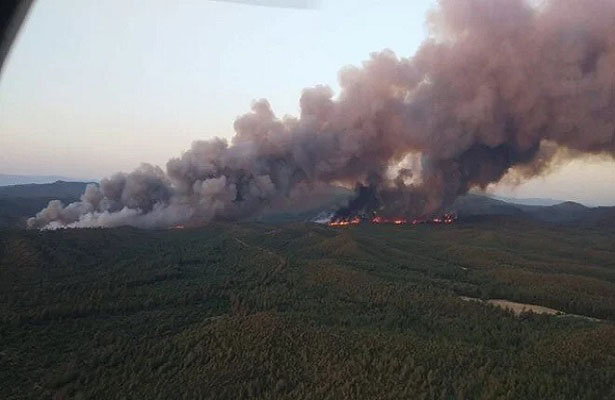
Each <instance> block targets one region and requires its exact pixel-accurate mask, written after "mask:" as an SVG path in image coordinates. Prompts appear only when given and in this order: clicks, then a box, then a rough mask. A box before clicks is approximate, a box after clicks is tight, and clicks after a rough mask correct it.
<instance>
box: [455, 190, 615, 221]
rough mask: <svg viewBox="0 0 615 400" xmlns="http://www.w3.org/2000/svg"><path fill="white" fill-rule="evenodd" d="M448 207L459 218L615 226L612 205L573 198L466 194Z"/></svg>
mask: <svg viewBox="0 0 615 400" xmlns="http://www.w3.org/2000/svg"><path fill="white" fill-rule="evenodd" d="M513 201H514V199H513ZM450 208H451V209H453V210H455V211H456V212H457V214H458V215H459V217H460V218H466V219H467V218H470V217H480V216H509V217H520V218H526V219H533V220H538V221H544V222H551V223H558V224H572V225H587V226H591V225H605V226H606V225H613V226H615V207H587V206H584V205H583V204H579V203H575V202H573V201H564V202H560V203H557V204H552V205H527V204H517V203H514V202H506V201H503V200H498V199H496V198H491V197H486V196H482V195H477V194H467V195H465V196H461V197H459V198H457V200H455V202H454V203H453V205H452V206H451V207H450Z"/></svg>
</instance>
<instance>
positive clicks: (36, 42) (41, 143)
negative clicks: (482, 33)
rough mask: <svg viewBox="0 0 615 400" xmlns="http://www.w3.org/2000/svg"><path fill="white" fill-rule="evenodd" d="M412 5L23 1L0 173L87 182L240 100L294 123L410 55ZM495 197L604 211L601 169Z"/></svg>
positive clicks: (220, 132)
mask: <svg viewBox="0 0 615 400" xmlns="http://www.w3.org/2000/svg"><path fill="white" fill-rule="evenodd" d="M432 4H433V3H432V2H431V1H426V0H413V1H407V0H398V1H393V0H390V1H389V0H387V1H384V0H380V1H375V0H373V1H368V0H363V1H361V0H354V1H352V0H321V1H320V7H319V8H317V9H313V10H304V9H285V8H271V7H258V6H248V5H243V4H236V3H225V2H216V1H209V0H183V1H179V0H173V1H169V0H148V1H144V0H105V1H95V0H36V2H35V4H34V6H33V8H32V10H31V12H30V15H29V18H28V19H27V20H26V22H25V24H24V26H23V27H22V30H21V32H20V34H19V36H18V38H17V40H16V42H15V45H14V48H13V50H12V52H11V54H10V56H9V59H8V60H7V62H6V64H5V68H4V71H3V73H2V76H0V173H15V174H39V175H51V174H59V175H66V176H71V177H77V178H82V177H87V178H99V177H102V176H105V175H109V174H111V173H113V172H116V171H119V170H122V171H129V170H132V169H133V168H134V167H136V166H137V165H138V164H139V163H140V162H142V161H145V162H149V163H153V164H158V165H162V166H164V164H165V163H166V161H167V160H168V159H169V158H170V157H172V156H177V155H179V154H180V153H181V151H182V150H185V149H187V148H188V147H189V145H190V143H191V142H192V141H193V140H195V139H206V138H210V137H212V136H224V137H230V136H232V134H233V130H232V124H233V120H234V119H235V117H236V116H238V115H240V114H243V113H244V112H246V111H248V110H249V106H250V103H251V101H252V100H254V99H257V98H261V97H265V98H267V99H269V101H270V103H271V104H272V106H273V108H274V110H275V112H276V113H277V114H278V115H279V116H283V115H284V114H296V113H297V110H298V98H299V95H300V93H301V89H303V88H304V87H307V86H312V85H315V84H320V83H325V84H328V85H330V86H332V87H333V88H334V89H337V82H336V80H337V71H338V70H339V68H340V67H341V66H343V65H346V64H355V65H357V64H360V62H361V61H362V60H364V59H366V57H367V56H368V54H369V53H370V52H372V51H376V50H381V49H383V48H390V49H392V50H394V51H395V52H396V53H397V54H398V55H400V56H410V55H412V54H413V53H414V51H415V49H416V48H417V46H418V45H419V43H420V42H421V41H422V40H423V38H424V37H425V34H426V30H425V26H424V16H425V12H426V10H428V9H429V7H431V6H432ZM497 191H498V193H500V194H503V195H514V196H518V197H552V198H565V199H573V200H579V201H584V202H586V203H592V204H615V164H614V163H613V162H607V161H600V160H596V159H593V160H583V161H575V162H573V163H571V164H569V165H567V166H564V167H562V168H561V169H560V170H559V171H557V172H555V173H554V174H552V175H550V176H548V177H541V178H536V179H534V180H532V181H531V182H528V183H526V184H523V185H521V186H520V187H517V188H515V189H510V188H507V187H504V186H503V185H500V186H499V187H498V188H497Z"/></svg>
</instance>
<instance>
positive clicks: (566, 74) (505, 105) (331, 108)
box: [29, 0, 615, 228]
mask: <svg viewBox="0 0 615 400" xmlns="http://www.w3.org/2000/svg"><path fill="white" fill-rule="evenodd" d="M613 21H615V1H612V0H585V1H577V0H557V1H555V0H551V1H544V2H541V3H540V5H539V6H533V5H531V4H529V2H526V1H523V0H441V1H440V3H439V7H438V8H437V9H435V10H434V11H433V12H431V13H430V14H429V15H428V22H429V26H430V36H429V37H428V39H427V40H426V41H425V42H424V43H423V44H422V45H421V47H420V48H419V49H418V51H417V52H416V54H415V55H414V56H413V57H411V58H402V59H399V58H397V57H396V56H395V55H394V54H393V53H392V52H391V51H388V50H385V51H382V52H380V53H374V54H372V55H371V58H370V59H369V60H367V61H366V62H365V63H364V64H363V66H362V68H356V67H346V68H344V69H342V71H341V72H340V74H339V81H340V86H341V92H340V93H339V96H337V97H335V98H334V96H333V93H332V91H331V89H329V88H328V87H323V86H317V87H314V88H309V89H305V90H304V92H303V94H302V96H301V99H300V106H301V114H300V116H299V117H298V118H285V119H283V120H280V119H278V118H276V116H275V115H274V113H273V111H272V110H271V108H270V107H269V104H268V103H267V101H266V100H259V101H257V102H255V103H254V104H253V106H252V111H251V112H250V113H248V114H246V115H244V116H242V117H240V118H238V119H237V121H236V122H235V131H236V134H235V136H234V137H233V139H232V141H231V143H227V142H226V141H225V140H222V139H213V140H210V141H198V142H195V143H194V144H193V146H192V148H191V149H190V150H188V151H187V152H185V153H184V154H182V156H181V157H179V158H175V159H172V160H170V161H169V162H168V163H167V168H166V171H163V170H161V169H160V168H157V167H152V166H148V165H144V166H142V167H141V168H139V169H138V170H136V171H134V172H132V173H129V174H117V175H115V176H113V177H111V178H109V179H107V180H104V181H103V182H102V183H101V186H100V188H96V187H90V188H88V190H87V191H86V193H85V194H84V196H83V197H82V200H81V201H80V202H77V203H73V204H70V205H68V206H66V207H65V206H63V205H62V204H60V203H58V202H52V203H50V205H49V207H47V208H46V209H44V210H42V211H41V212H40V213H39V214H38V215H37V216H36V217H34V218H31V219H30V221H29V225H30V226H31V227H33V228H54V227H84V226H117V225H125V224H127V225H134V226H139V227H162V226H169V225H172V224H176V223H185V222H187V221H190V222H193V223H204V222H207V221H209V220H211V219H238V218H243V217H246V216H250V215H254V214H256V213H259V212H262V211H263V210H266V209H270V208H276V207H278V206H280V205H281V204H284V205H286V206H288V205H291V206H292V205H294V206H298V205H300V204H302V203H303V202H305V201H309V199H310V194H311V193H313V192H314V188H318V187H320V188H322V187H326V186H327V185H331V184H343V185H345V186H347V187H359V188H363V189H361V191H359V192H358V195H359V196H358V198H357V200H356V201H355V202H353V203H351V204H349V205H350V206H351V207H349V208H348V210H347V212H348V213H350V214H352V213H353V212H358V210H353V209H352V204H363V205H362V206H361V207H363V208H366V207H367V208H372V209H373V208H376V209H377V210H375V211H378V212H379V213H380V214H382V215H387V214H390V215H397V216H402V215H406V216H409V217H411V216H415V215H422V214H429V213H432V212H435V211H438V210H440V209H441V208H442V207H445V206H446V205H447V204H448V203H450V202H452V201H453V200H454V199H455V197H456V196H458V195H460V194H463V193H465V192H467V190H468V189H470V188H471V187H474V186H478V187H484V186H486V185H488V184H489V183H491V182H497V181H498V180H500V179H501V178H502V177H503V176H504V174H506V173H507V172H508V171H509V170H510V169H511V168H514V169H515V170H516V171H517V172H519V173H520V174H521V175H522V176H533V175H535V174H540V173H542V172H543V171H544V170H545V169H547V168H549V167H550V165H551V161H552V160H553V157H554V155H555V153H556V152H557V151H558V150H559V149H566V150H567V151H566V153H565V154H567V155H569V156H570V155H583V154H589V153H604V154H608V155H611V156H613V155H614V154H615V24H613ZM365 188H367V190H368V192H369V193H368V195H369V196H368V198H369V199H371V200H370V201H369V202H367V203H364V202H362V201H361V199H362V198H363V197H362V196H364V195H365V190H366V189H365Z"/></svg>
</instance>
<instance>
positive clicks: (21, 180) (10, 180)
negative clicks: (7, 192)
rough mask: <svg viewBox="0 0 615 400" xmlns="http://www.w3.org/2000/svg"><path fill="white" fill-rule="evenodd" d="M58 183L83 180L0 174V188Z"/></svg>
mask: <svg viewBox="0 0 615 400" xmlns="http://www.w3.org/2000/svg"><path fill="white" fill-rule="evenodd" d="M86 180H87V181H92V182H93V181H95V179H86ZM56 181H65V182H76V181H83V179H74V178H68V177H66V176H58V175H11V174H0V186H9V185H25V184H28V183H53V182H56Z"/></svg>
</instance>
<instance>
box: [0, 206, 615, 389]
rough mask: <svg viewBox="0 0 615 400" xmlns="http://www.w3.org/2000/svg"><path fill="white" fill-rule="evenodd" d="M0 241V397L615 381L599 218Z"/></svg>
mask: <svg viewBox="0 0 615 400" xmlns="http://www.w3.org/2000/svg"><path fill="white" fill-rule="evenodd" d="M0 252H1V253H0V337H1V338H2V341H1V342H2V348H1V349H0V382H1V384H0V398H2V399H21V398H32V399H39V398H52V397H53V398H56V399H61V398H106V399H114V398H118V399H119V398H134V399H156V398H160V399H169V398H212V399H213V398H216V399H219V398H222V399H240V398H262V399H279V398H293V399H296V398H313V399H323V398H335V399H337V398H348V399H358V398H361V399H363V398H367V399H370V398H371V399H387V398H389V399H399V398H410V399H415V398H416V399H421V398H422V399H539V398H541V399H566V398H569V399H606V398H615V385H614V384H613V382H615V325H614V324H613V321H615V230H613V229H612V228H608V227H605V228H601V229H597V228H592V229H589V228H585V229H573V228H569V227H562V226H552V225H544V224H539V223H536V222H531V221H525V220H520V219H511V218H503V217H500V218H484V217H483V218H477V219H475V220H473V221H465V222H463V221H461V222H459V223H457V224H454V225H452V226H429V225H424V226H419V227H413V226H388V225H386V226H377V225H360V226H357V227H351V228H349V229H344V228H342V229H334V228H329V227H327V226H322V225H315V224H295V225H288V224H285V225H265V224H212V225H209V226H207V227H204V228H199V229H179V230H160V231H141V230H136V229H130V228H122V229H106V230H98V229H93V230H60V231H46V232H38V231H4V232H0ZM468 297H469V298H473V299H484V300H487V299H506V300H511V301H516V302H521V303H529V304H534V305H541V306H546V307H551V308H554V309H557V310H560V311H561V313H559V314H557V315H537V314H532V313H522V314H520V315H517V314H514V313H513V312H512V311H507V310H504V309H502V308H498V307H495V306H493V305H490V304H487V303H481V302H479V301H466V300H464V299H465V298H468ZM570 314H574V315H570ZM583 316H586V317H592V318H594V319H588V318H584V317H583Z"/></svg>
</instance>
